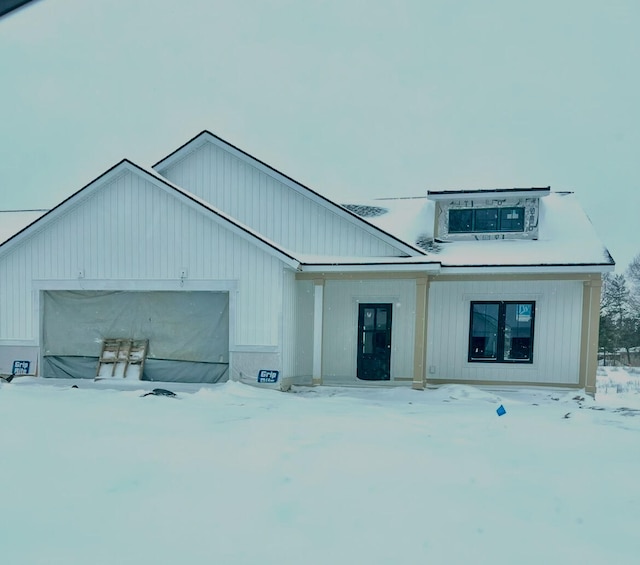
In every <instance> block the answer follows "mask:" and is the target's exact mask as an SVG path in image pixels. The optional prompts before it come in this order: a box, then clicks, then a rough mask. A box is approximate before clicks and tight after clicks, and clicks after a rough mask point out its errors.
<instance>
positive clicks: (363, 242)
mask: <svg viewBox="0 0 640 565" xmlns="http://www.w3.org/2000/svg"><path fill="white" fill-rule="evenodd" d="M212 163H215V165H212ZM194 170H197V171H198V172H199V173H200V174H201V175H202V176H200V174H199V175H198V176H197V177H194V175H193V174H191V175H188V174H186V172H189V171H194ZM163 174H164V175H165V176H166V177H167V178H168V179H169V180H171V181H173V182H175V183H176V184H179V185H180V186H183V187H184V188H186V189H187V190H189V191H191V192H193V193H194V194H196V195H197V196H200V197H202V198H204V199H205V200H207V201H208V202H210V203H211V204H213V205H214V206H216V207H218V208H220V209H221V210H222V211H224V212H225V213H227V214H230V215H231V216H233V217H234V218H237V219H238V220H239V221H240V222H242V223H244V224H247V225H248V226H250V227H252V228H253V229H255V230H257V231H259V232H260V233H263V234H264V235H265V236H266V237H267V238H269V239H271V240H273V241H276V242H278V243H280V244H281V245H283V246H284V247H286V248H288V249H291V250H293V251H298V252H302V253H314V254H325V255H350V256H353V255H356V254H358V253H365V254H371V255H382V256H384V255H398V251H397V250H396V249H395V248H394V247H393V246H391V245H389V244H387V243H385V242H383V241H382V240H381V239H379V238H377V237H376V236H373V235H371V234H369V233H365V231H364V230H363V228H360V227H358V228H356V227H355V225H354V223H353V221H352V220H351V219H347V218H343V217H339V216H338V215H337V214H336V213H335V212H333V211H331V212H329V213H330V214H331V216H332V218H331V220H330V221H328V220H329V219H328V217H326V216H324V214H327V208H326V207H325V205H324V204H322V203H319V202H317V201H315V200H314V199H313V197H312V196H310V195H308V194H306V193H304V194H301V193H299V192H297V191H296V190H294V189H292V188H290V187H289V186H287V185H286V184H284V183H282V182H280V181H279V180H276V179H275V178H274V177H273V176H271V175H270V174H267V173H265V172H263V171H261V170H259V169H257V168H255V167H254V166H252V165H251V164H250V163H249V162H245V161H244V160H241V159H239V158H237V157H235V156H234V155H231V154H230V153H228V152H227V151H225V150H224V149H222V148H220V147H216V146H214V145H212V144H210V143H205V144H203V145H202V146H201V147H200V148H198V149H196V150H194V151H193V152H192V153H191V154H189V155H187V156H186V157H185V158H184V159H182V160H181V161H180V162H178V163H175V164H173V165H172V166H171V167H169V168H168V169H167V170H165V171H163ZM276 203H277V204H276ZM276 207H277V208H278V209H279V210H280V214H281V220H280V221H278V217H277V214H276V210H275V208H276ZM285 210H287V211H288V213H287V214H285V213H284V212H285ZM323 217H324V221H323ZM329 228H330V229H329ZM325 229H326V230H327V231H325V232H324V233H323V230H325ZM327 232H328V233H327Z"/></svg>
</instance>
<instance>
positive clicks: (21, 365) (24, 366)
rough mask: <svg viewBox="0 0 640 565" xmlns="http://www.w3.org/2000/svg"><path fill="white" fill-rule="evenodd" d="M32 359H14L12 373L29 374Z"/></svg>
mask: <svg viewBox="0 0 640 565" xmlns="http://www.w3.org/2000/svg"><path fill="white" fill-rule="evenodd" d="M30 367H31V361H14V362H13V368H12V369H11V374H12V375H28V374H29V368H30Z"/></svg>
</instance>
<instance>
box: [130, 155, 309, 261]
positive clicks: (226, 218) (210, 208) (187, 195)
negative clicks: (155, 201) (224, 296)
mask: <svg viewBox="0 0 640 565" xmlns="http://www.w3.org/2000/svg"><path fill="white" fill-rule="evenodd" d="M124 161H126V162H127V163H129V164H130V165H132V166H133V167H135V168H136V169H138V170H139V171H141V172H142V173H144V174H145V175H149V176H150V177H152V178H153V179H155V180H157V181H159V182H161V183H163V184H164V185H166V186H168V187H169V188H171V189H172V190H173V191H175V192H177V193H178V194H181V195H182V196H184V197H185V198H188V199H189V200H191V201H192V202H194V203H195V204H197V205H198V206H200V207H201V208H204V209H205V210H207V211H208V212H211V213H212V214H214V215H216V216H218V217H219V218H221V219H222V220H224V221H225V222H229V223H231V224H233V225H234V226H236V227H237V228H238V229H240V230H242V231H243V232H244V233H246V234H247V235H249V236H250V237H251V238H252V239H258V240H260V241H261V242H262V243H264V244H265V245H268V246H269V247H270V248H271V249H273V250H274V251H276V252H278V253H280V254H281V255H284V256H285V257H287V258H289V259H291V260H292V261H295V262H296V263H299V261H298V259H297V258H296V257H294V256H293V255H291V254H289V253H287V252H286V251H285V250H284V249H283V248H281V247H279V246H277V245H275V244H274V243H272V242H271V241H269V240H268V239H265V238H263V237H260V236H259V235H258V234H257V233H256V232H254V231H251V230H250V229H248V228H247V227H246V226H245V225H243V224H241V223H239V222H236V221H234V220H233V219H232V218H231V217H229V216H226V215H225V214H222V213H221V212H219V211H218V210H216V209H215V208H214V207H213V206H209V205H207V204H205V203H204V202H203V201H201V200H199V199H198V198H196V197H195V196H193V195H192V194H190V193H188V192H187V191H185V190H180V189H179V188H178V187H176V186H174V185H173V184H171V183H170V182H168V181H166V180H165V179H163V178H162V177H161V176H159V175H158V176H156V175H152V174H150V173H149V172H148V171H145V170H144V169H143V168H142V167H140V166H139V165H136V164H135V163H133V162H132V161H129V160H128V159H124Z"/></svg>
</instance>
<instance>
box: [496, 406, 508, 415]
mask: <svg viewBox="0 0 640 565" xmlns="http://www.w3.org/2000/svg"><path fill="white" fill-rule="evenodd" d="M496 413H497V414H498V416H504V415H505V414H506V413H507V411H506V410H505V409H504V406H502V404H501V405H500V406H498V409H497V410H496Z"/></svg>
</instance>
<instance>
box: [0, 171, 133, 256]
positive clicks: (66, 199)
mask: <svg viewBox="0 0 640 565" xmlns="http://www.w3.org/2000/svg"><path fill="white" fill-rule="evenodd" d="M125 161H126V162H130V161H127V159H122V160H121V161H118V162H117V163H116V164H115V165H113V166H112V167H110V168H109V169H107V170H106V171H105V172H104V173H102V174H101V175H98V176H97V177H96V178H95V179H93V180H92V181H89V182H88V183H87V184H85V185H84V186H83V187H82V188H81V189H79V190H76V191H75V192H74V193H73V194H71V195H70V196H67V197H66V198H65V199H64V200H63V201H62V202H60V203H59V204H57V205H56V206H54V207H53V208H51V209H50V210H49V211H48V212H46V213H44V214H42V216H40V217H39V218H38V219H36V220H34V221H33V222H31V223H30V224H29V225H28V226H25V227H24V228H22V229H21V230H20V231H18V232H16V233H14V234H13V235H12V236H11V237H10V238H9V239H6V240H5V241H3V242H2V243H0V250H1V249H2V248H3V247H4V246H5V245H6V244H7V243H9V242H10V241H12V240H14V239H15V238H16V237H18V236H19V235H20V234H21V233H22V232H24V231H26V230H28V229H29V228H30V227H31V226H33V225H34V224H37V223H38V222H41V221H43V220H44V219H45V218H46V217H47V216H49V215H51V214H53V213H54V212H55V211H56V210H58V209H59V208H60V207H62V206H64V205H65V203H66V202H68V201H69V200H71V199H72V198H74V197H75V196H76V195H77V194H80V193H81V192H82V191H83V190H84V189H85V188H88V187H89V186H90V185H92V184H93V183H94V182H98V181H99V180H100V179H101V178H102V177H104V176H106V175H108V174H109V173H110V172H111V171H113V170H114V169H117V168H118V167H119V166H120V165H122V163H124V162H125Z"/></svg>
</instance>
